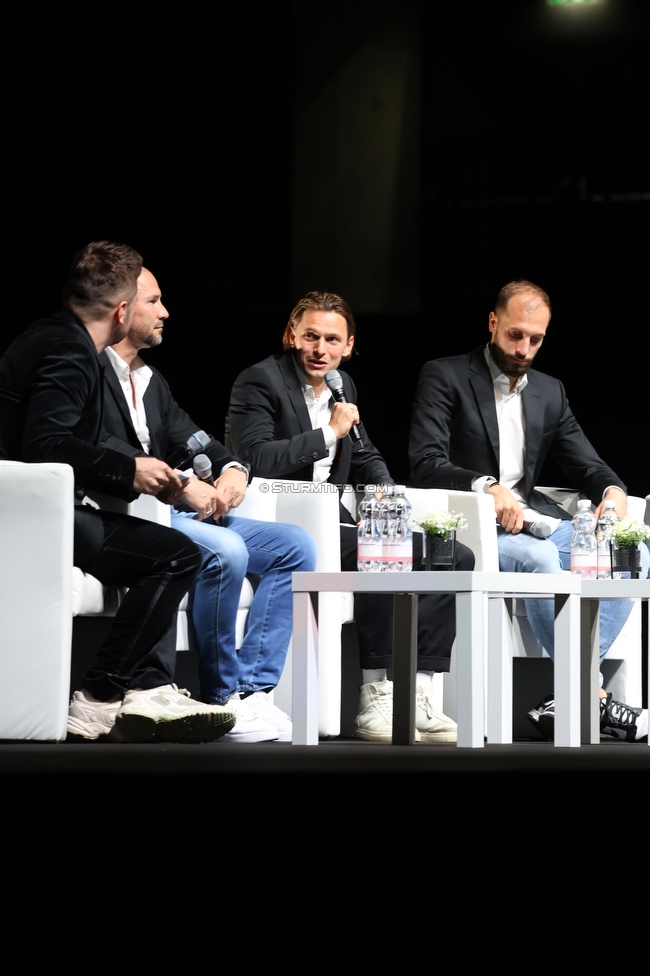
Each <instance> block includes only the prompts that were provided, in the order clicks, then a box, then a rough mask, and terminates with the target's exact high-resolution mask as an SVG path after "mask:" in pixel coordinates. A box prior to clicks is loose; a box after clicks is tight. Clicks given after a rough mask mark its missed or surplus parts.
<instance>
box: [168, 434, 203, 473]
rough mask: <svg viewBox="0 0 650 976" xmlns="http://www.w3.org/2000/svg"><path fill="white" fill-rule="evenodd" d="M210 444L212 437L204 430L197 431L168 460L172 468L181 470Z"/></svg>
mask: <svg viewBox="0 0 650 976" xmlns="http://www.w3.org/2000/svg"><path fill="white" fill-rule="evenodd" d="M209 443H210V435H209V434H206V432H205V431H204V430H197V431H195V432H194V433H193V434H191V435H190V437H188V439H187V440H186V442H185V444H183V446H182V447H178V448H176V450H175V451H174V453H173V454H170V456H169V457H168V458H167V459H166V460H167V464H168V465H169V467H170V468H179V467H180V466H181V465H182V464H185V463H186V462H187V461H189V460H190V458H191V457H192V455H193V454H196V452H197V451H202V450H204V449H205V448H206V447H207V446H208V444H209Z"/></svg>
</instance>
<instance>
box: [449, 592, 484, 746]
mask: <svg viewBox="0 0 650 976" xmlns="http://www.w3.org/2000/svg"><path fill="white" fill-rule="evenodd" d="M485 599H486V598H485V595H484V594H483V593H481V592H478V591H470V592H467V593H457V594H456V682H457V685H456V702H457V721H458V746H459V747H467V748H473V749H478V748H481V749H482V748H483V745H484V729H485V708H484V699H483V696H484V688H483V617H484V604H485Z"/></svg>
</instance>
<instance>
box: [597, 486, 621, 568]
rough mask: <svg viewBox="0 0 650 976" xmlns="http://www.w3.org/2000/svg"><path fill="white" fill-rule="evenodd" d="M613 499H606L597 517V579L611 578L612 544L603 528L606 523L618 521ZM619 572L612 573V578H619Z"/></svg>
mask: <svg viewBox="0 0 650 976" xmlns="http://www.w3.org/2000/svg"><path fill="white" fill-rule="evenodd" d="M615 504H616V503H615V502H613V501H606V502H605V508H604V509H603V511H602V513H601V516H600V518H599V519H598V579H611V578H612V552H611V549H612V544H611V542H610V541H609V539H606V538H605V529H606V528H607V526H608V525H612V523H614V522H618V521H619V517H618V515H617V514H616V512H615V510H614V505H615ZM620 578H621V574H620V573H614V579H620Z"/></svg>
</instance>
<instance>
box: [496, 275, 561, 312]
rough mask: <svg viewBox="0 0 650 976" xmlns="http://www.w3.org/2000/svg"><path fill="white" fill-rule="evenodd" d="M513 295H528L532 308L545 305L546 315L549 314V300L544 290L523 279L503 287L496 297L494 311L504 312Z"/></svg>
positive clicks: (510, 282)
mask: <svg viewBox="0 0 650 976" xmlns="http://www.w3.org/2000/svg"><path fill="white" fill-rule="evenodd" d="M515 295H530V296H531V299H532V300H531V302H530V305H531V306H532V307H533V308H537V307H538V306H539V305H545V306H546V308H547V309H548V314H549V315H550V314H551V299H550V298H549V297H548V295H547V294H546V292H545V291H544V289H543V288H540V287H539V285H534V284H533V282H532V281H526V280H525V279H523V278H522V279H520V280H519V281H509V282H508V284H507V285H504V286H503V288H502V289H501V291H500V292H499V294H498V295H497V300H496V302H495V305H494V311H495V312H497V313H498V312H505V310H506V307H507V305H508V302H509V301H510V299H511V298H514V297H515Z"/></svg>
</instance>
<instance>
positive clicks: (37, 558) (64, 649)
mask: <svg viewBox="0 0 650 976" xmlns="http://www.w3.org/2000/svg"><path fill="white" fill-rule="evenodd" d="M0 499H1V503H0V545H1V546H2V558H1V559H0V687H2V688H3V689H4V690H5V694H4V696H3V704H2V709H0V739H42V740H50V739H54V740H59V739H64V738H65V734H66V724H67V716H68V702H69V695H70V644H71V640H72V593H73V588H72V532H73V501H74V478H73V474H72V468H70V467H68V465H65V464H38V465H34V464H21V463H19V462H16V461H0Z"/></svg>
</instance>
